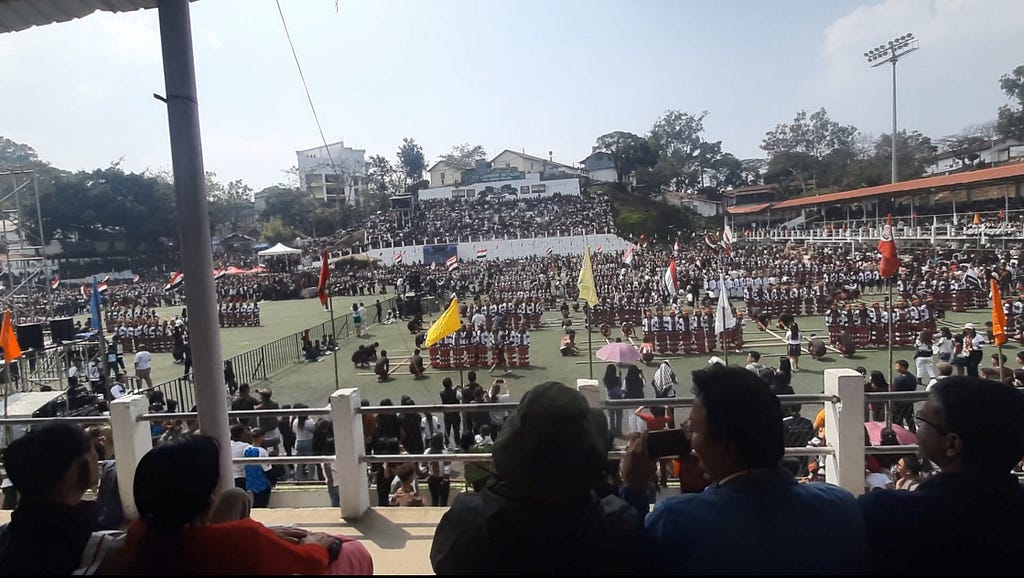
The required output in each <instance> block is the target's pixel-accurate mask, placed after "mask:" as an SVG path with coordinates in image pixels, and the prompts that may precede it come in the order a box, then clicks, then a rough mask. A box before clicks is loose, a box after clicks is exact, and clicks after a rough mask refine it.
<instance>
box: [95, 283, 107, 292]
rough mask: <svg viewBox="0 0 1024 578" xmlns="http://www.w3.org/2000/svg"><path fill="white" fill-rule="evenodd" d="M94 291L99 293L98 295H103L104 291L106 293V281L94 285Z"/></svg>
mask: <svg viewBox="0 0 1024 578" xmlns="http://www.w3.org/2000/svg"><path fill="white" fill-rule="evenodd" d="M96 290H97V291H99V292H100V293H103V292H104V291H106V290H107V282H106V281H100V282H99V283H98V284H97V285H96Z"/></svg>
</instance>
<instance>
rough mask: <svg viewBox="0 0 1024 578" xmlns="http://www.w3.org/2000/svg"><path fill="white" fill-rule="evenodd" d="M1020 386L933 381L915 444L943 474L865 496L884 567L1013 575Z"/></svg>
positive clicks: (875, 552) (874, 562)
mask: <svg viewBox="0 0 1024 578" xmlns="http://www.w3.org/2000/svg"><path fill="white" fill-rule="evenodd" d="M1022 415H1024V395H1021V392H1020V391H1018V390H1016V389H1014V388H1012V387H1007V386H1006V385H1005V384H1002V383H998V382H993V381H986V380H982V379H979V378H972V377H947V378H946V379H943V380H941V381H939V382H938V383H936V384H935V385H934V386H933V387H932V390H931V394H930V395H929V397H928V400H927V401H926V402H925V403H924V406H923V407H921V409H920V410H919V411H918V412H917V414H916V415H915V416H914V419H915V420H917V422H918V429H917V443H918V446H919V448H920V450H919V451H920V453H921V455H922V456H923V457H925V458H927V459H929V460H931V461H932V463H934V464H935V465H937V466H939V468H941V469H942V473H940V474H937V475H935V476H932V477H931V478H928V479H927V480H925V481H923V482H921V484H920V485H919V486H918V487H917V490H915V491H913V492H907V491H896V490H876V491H873V492H868V493H867V494H864V495H862V496H861V497H860V498H859V502H860V506H861V511H862V512H863V514H864V521H865V524H866V526H867V535H868V540H869V545H870V548H871V554H870V556H869V558H868V560H869V562H870V564H871V567H872V569H873V570H874V571H875V572H876V573H879V574H886V575H891V576H904V575H908V574H925V575H935V574H950V575H954V574H960V575H968V574H969V575H972V576H973V575H978V574H997V573H1000V574H1011V573H1012V574H1016V573H1018V572H1019V571H1020V552H1021V544H1024V525H1021V523H1020V520H1021V518H1024V487H1022V486H1021V485H1020V483H1019V482H1018V481H1017V478H1016V476H1014V475H1013V474H1012V473H1011V472H1010V470H1011V469H1013V468H1014V467H1016V466H1017V464H1018V463H1019V462H1020V458H1021V456H1022V455H1024V420H1021V416H1022Z"/></svg>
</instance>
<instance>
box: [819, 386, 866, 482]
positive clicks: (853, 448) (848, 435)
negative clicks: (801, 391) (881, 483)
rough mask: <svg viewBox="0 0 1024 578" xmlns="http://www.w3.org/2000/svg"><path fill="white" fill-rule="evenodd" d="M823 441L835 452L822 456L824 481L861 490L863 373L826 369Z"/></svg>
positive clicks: (862, 470)
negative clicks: (829, 399)
mask: <svg viewBox="0 0 1024 578" xmlns="http://www.w3.org/2000/svg"><path fill="white" fill-rule="evenodd" d="M825 394H826V395H834V396H837V397H838V398H839V399H840V401H839V402H837V403H831V402H828V403H826V404H825V441H826V442H827V443H828V445H829V447H832V448H834V449H835V455H831V456H828V457H827V458H826V459H825V481H826V482H828V483H830V484H835V485H837V486H840V487H842V488H843V489H845V490H847V491H849V492H850V493H852V494H853V495H855V496H859V495H860V494H862V493H864V377H863V376H861V374H859V373H857V372H856V371H854V370H852V369H847V368H844V369H826V370H825Z"/></svg>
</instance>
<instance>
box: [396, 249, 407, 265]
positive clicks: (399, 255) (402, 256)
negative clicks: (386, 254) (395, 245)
mask: <svg viewBox="0 0 1024 578" xmlns="http://www.w3.org/2000/svg"><path fill="white" fill-rule="evenodd" d="M403 259H405V251H398V252H397V253H395V265H401V264H402V260H403Z"/></svg>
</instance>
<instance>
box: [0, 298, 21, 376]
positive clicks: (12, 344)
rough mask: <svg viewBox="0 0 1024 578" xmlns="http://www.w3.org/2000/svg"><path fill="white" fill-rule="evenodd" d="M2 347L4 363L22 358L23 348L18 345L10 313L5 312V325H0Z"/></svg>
mask: <svg viewBox="0 0 1024 578" xmlns="http://www.w3.org/2000/svg"><path fill="white" fill-rule="evenodd" d="M0 347H3V348H4V361H6V362H7V363H10V362H12V361H14V360H15V359H17V358H19V357H21V346H20V345H18V338H17V336H15V335H14V327H12V326H11V312H10V311H4V319H3V323H2V325H0Z"/></svg>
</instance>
